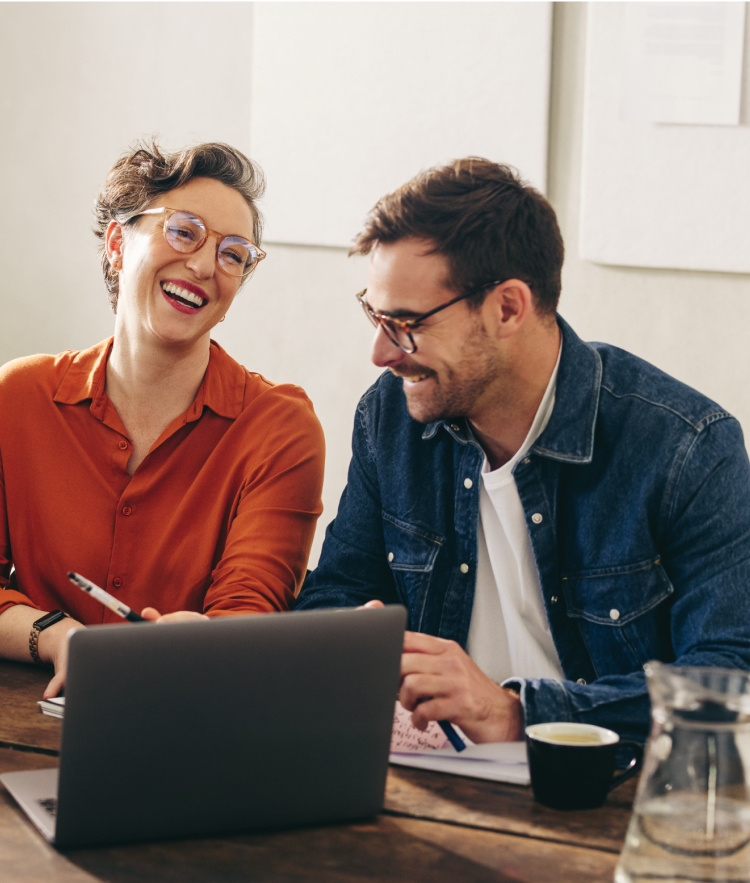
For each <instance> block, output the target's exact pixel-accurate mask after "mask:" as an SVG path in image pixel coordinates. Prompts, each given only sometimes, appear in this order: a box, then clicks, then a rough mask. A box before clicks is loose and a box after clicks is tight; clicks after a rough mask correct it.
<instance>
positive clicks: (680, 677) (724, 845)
mask: <svg viewBox="0 0 750 883" xmlns="http://www.w3.org/2000/svg"><path fill="white" fill-rule="evenodd" d="M645 669H646V678H647V682H648V690H649V695H650V697H651V718H652V724H651V735H650V736H649V741H648V744H647V746H646V756H645V759H644V764H643V772H642V774H641V780H640V782H639V785H638V791H637V794H636V798H635V804H634V806H633V816H632V818H631V820H630V826H629V828H628V833H627V837H626V839H625V846H624V847H623V851H622V854H621V856H620V861H619V864H618V865H617V870H616V872H615V883H640V881H649V883H654V881H661V883H668V881H674V883H677V881H691V883H698V881H711V883H715V881H726V883H729V881H732V883H734V881H743V883H747V881H750V845H748V844H750V789H749V788H748V778H749V771H750V675H748V674H745V673H744V672H740V671H732V670H729V669H721V668H678V667H674V666H670V665H663V664H662V663H660V662H649V663H648V664H647V665H646V666H645Z"/></svg>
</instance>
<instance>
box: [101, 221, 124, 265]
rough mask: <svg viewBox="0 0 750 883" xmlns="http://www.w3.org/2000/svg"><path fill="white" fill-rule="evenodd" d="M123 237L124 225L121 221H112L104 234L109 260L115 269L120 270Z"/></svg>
mask: <svg viewBox="0 0 750 883" xmlns="http://www.w3.org/2000/svg"><path fill="white" fill-rule="evenodd" d="M123 239H124V236H123V232H122V225H121V224H120V223H119V221H110V222H109V224H108V225H107V232H106V233H105V236H104V247H105V249H106V252H107V260H108V261H109V265H110V266H111V267H112V269H113V270H119V269H121V267H122V244H123Z"/></svg>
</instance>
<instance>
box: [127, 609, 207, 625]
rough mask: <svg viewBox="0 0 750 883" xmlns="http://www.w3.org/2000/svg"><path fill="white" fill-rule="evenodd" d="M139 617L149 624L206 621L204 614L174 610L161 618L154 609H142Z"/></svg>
mask: <svg viewBox="0 0 750 883" xmlns="http://www.w3.org/2000/svg"><path fill="white" fill-rule="evenodd" d="M141 616H142V617H143V618H144V619H147V620H148V621H149V622H190V621H191V620H196V619H205V620H206V621H208V617H207V616H206V614H205V613H196V611H195V610H175V612H174V613H165V614H164V615H163V616H162V614H161V613H159V611H158V610H157V609H156V608H155V607H144V608H143V610H141Z"/></svg>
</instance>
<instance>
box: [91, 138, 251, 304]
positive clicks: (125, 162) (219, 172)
mask: <svg viewBox="0 0 750 883" xmlns="http://www.w3.org/2000/svg"><path fill="white" fill-rule="evenodd" d="M193 178H212V179H213V180H215V181H220V182H221V183H222V184H226V185H227V187H231V188H232V189H233V190H236V191H237V192H238V193H239V194H240V196H241V197H242V198H243V199H244V200H245V202H246V203H247V204H248V206H249V207H250V210H251V211H252V213H253V242H254V243H255V244H256V245H260V240H261V234H262V232H263V219H262V217H261V215H260V212H259V211H258V207H257V205H256V200H258V199H259V198H260V197H261V196H262V195H263V192H264V190H265V178H264V175H263V171H262V169H261V168H260V166H258V165H257V164H256V163H254V162H253V161H252V160H251V159H248V158H247V157H246V156H245V155H244V154H243V153H240V151H239V150H236V149H235V148H234V147H230V146H229V145H228V144H223V143H221V142H217V141H214V142H206V143H203V144H195V145H193V146H191V147H185V148H183V149H182V150H178V151H176V152H174V153H166V152H162V151H161V149H160V148H159V145H158V144H157V143H156V140H155V139H152V140H151V141H143V142H139V143H138V144H136V145H135V147H133V148H132V149H131V150H128V151H127V152H126V153H124V154H123V155H122V156H121V157H120V158H119V159H118V160H117V162H116V163H115V164H114V166H112V168H111V169H110V170H109V173H108V174H107V179H106V181H105V182H104V185H103V187H102V189H101V191H100V192H99V196H98V197H97V200H96V205H95V208H94V211H95V214H96V224H95V226H94V234H95V235H96V237H97V238H98V239H99V253H100V258H101V262H102V272H103V273H104V282H105V284H106V286H107V291H108V292H109V302H110V305H111V306H112V309H113V310H114V311H115V312H117V297H118V294H119V277H118V275H117V273H112V272H111V268H110V265H109V260H108V258H107V253H106V248H105V240H106V234H107V226H108V225H109V222H110V221H113V220H114V221H119V222H120V223H122V224H127V223H128V222H129V221H130V220H131V219H132V218H133V217H134V216H135V215H137V214H138V213H139V212H142V211H144V210H145V209H147V208H148V207H149V205H150V204H151V202H152V201H153V200H154V199H156V197H157V196H160V195H161V194H162V193H167V192H168V191H170V190H174V189H175V188H177V187H182V186H183V185H184V184H187V183H188V182H189V181H191V180H192V179H193Z"/></svg>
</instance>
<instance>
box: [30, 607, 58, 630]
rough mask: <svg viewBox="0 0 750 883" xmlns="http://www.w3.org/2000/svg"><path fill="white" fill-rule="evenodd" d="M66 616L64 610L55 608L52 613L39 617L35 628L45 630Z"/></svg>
mask: <svg viewBox="0 0 750 883" xmlns="http://www.w3.org/2000/svg"><path fill="white" fill-rule="evenodd" d="M64 617H65V614H64V613H63V612H62V610H53V611H52V612H51V613H47V614H45V615H44V616H43V617H42V618H41V619H37V621H36V622H35V623H34V628H35V629H37V630H38V631H40V632H41V631H44V629H46V628H48V627H49V626H51V625H54V624H55V623H56V622H59V621H60V620H61V619H63V618H64Z"/></svg>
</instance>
